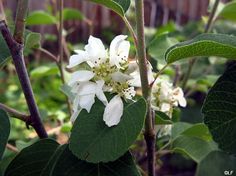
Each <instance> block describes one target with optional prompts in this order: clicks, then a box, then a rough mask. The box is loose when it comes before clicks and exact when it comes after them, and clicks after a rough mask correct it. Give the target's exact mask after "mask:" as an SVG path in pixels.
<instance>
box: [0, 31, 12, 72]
mask: <svg viewBox="0 0 236 176" xmlns="http://www.w3.org/2000/svg"><path fill="white" fill-rule="evenodd" d="M9 56H10V51H9V49H8V47H7V45H6V42H5V40H4V39H3V37H2V35H1V34H0V68H1V67H3V66H4V65H5V63H6V61H7V60H9V59H7V58H9Z"/></svg>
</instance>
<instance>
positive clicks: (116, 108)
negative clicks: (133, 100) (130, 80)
mask: <svg viewBox="0 0 236 176" xmlns="http://www.w3.org/2000/svg"><path fill="white" fill-rule="evenodd" d="M123 109H124V105H123V101H122V99H121V97H120V96H119V95H116V96H114V97H113V98H112V99H111V101H110V102H109V103H108V105H107V106H106V108H105V111H104V114H103V120H104V122H105V123H106V125H107V126H109V127H111V126H114V125H117V124H118V123H119V122H120V119H121V116H122V114H123Z"/></svg>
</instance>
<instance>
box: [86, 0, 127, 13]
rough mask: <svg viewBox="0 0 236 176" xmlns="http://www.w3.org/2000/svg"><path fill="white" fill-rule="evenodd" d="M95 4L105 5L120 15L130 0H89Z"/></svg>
mask: <svg viewBox="0 0 236 176" xmlns="http://www.w3.org/2000/svg"><path fill="white" fill-rule="evenodd" d="M90 1H91V2H95V3H97V4H101V5H104V6H106V7H107V8H109V9H111V10H113V11H114V12H116V13H117V14H119V15H120V16H124V15H125V12H126V11H127V10H128V8H129V6H130V0H90Z"/></svg>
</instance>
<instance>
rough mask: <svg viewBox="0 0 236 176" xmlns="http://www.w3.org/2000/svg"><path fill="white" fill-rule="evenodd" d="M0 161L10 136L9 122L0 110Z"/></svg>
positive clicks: (4, 113) (5, 114)
mask: <svg viewBox="0 0 236 176" xmlns="http://www.w3.org/2000/svg"><path fill="white" fill-rule="evenodd" d="M0 134H1V135H0V160H1V158H2V155H3V152H4V150H5V147H6V144H7V140H8V137H9V134H10V122H9V117H8V115H7V113H6V112H5V111H3V110H1V109H0Z"/></svg>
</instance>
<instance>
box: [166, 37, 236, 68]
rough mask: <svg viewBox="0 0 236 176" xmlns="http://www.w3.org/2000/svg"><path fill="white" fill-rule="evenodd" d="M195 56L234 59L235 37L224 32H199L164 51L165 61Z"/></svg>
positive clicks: (171, 61) (235, 54)
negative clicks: (199, 33) (197, 34)
mask: <svg viewBox="0 0 236 176" xmlns="http://www.w3.org/2000/svg"><path fill="white" fill-rule="evenodd" d="M196 56H219V57H224V58H228V59H236V57H235V56H236V37H234V36H230V35H226V34H201V35H199V36H197V37H195V38H194V39H192V40H189V41H186V42H182V43H178V44H176V45H174V46H172V47H170V48H169V49H168V50H167V51H166V53H165V59H166V61H167V63H173V62H175V61H178V60H181V59H184V58H190V57H196Z"/></svg>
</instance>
